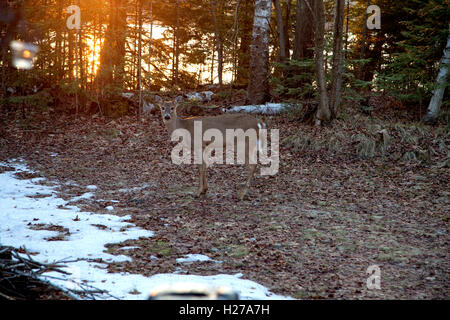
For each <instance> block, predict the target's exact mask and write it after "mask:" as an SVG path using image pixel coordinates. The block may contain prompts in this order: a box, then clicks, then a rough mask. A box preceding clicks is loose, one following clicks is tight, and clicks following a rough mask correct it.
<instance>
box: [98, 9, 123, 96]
mask: <svg viewBox="0 0 450 320" xmlns="http://www.w3.org/2000/svg"><path fill="white" fill-rule="evenodd" d="M122 2H123V0H111V1H110V17H109V23H108V27H107V30H106V35H105V41H104V42H103V47H102V50H101V53H100V68H99V72H98V73H97V80H98V82H99V83H98V87H99V88H103V87H104V86H105V85H108V84H112V83H113V82H114V83H115V84H116V85H117V86H119V87H121V86H123V76H124V61H125V40H126V28H127V24H126V11H125V9H124V7H123V3H122Z"/></svg>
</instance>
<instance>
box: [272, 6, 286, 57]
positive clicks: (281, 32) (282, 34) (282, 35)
mask: <svg viewBox="0 0 450 320" xmlns="http://www.w3.org/2000/svg"><path fill="white" fill-rule="evenodd" d="M273 3H274V5H275V14H276V20H277V31H278V45H279V59H280V62H284V61H285V60H286V59H287V57H286V31H285V29H284V21H283V13H282V11H281V4H280V0H273Z"/></svg>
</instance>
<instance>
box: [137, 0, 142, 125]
mask: <svg viewBox="0 0 450 320" xmlns="http://www.w3.org/2000/svg"><path fill="white" fill-rule="evenodd" d="M142 1H143V0H139V1H138V7H139V10H138V25H139V32H138V66H137V69H138V70H137V77H138V90H139V105H138V110H137V115H138V117H140V115H141V113H142V110H141V109H142V24H143V22H142Z"/></svg>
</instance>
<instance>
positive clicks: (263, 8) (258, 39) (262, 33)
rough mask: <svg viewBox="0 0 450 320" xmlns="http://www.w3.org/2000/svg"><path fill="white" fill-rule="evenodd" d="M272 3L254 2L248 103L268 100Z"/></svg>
mask: <svg viewBox="0 0 450 320" xmlns="http://www.w3.org/2000/svg"><path fill="white" fill-rule="evenodd" d="M271 14H272V3H271V1H270V0H256V1H255V17H254V19H253V39H252V45H251V47H250V56H251V58H252V59H251V61H250V82H249V84H248V89H247V92H248V102H249V103H251V104H263V103H265V102H267V101H268V100H269V98H270V92H269V91H270V87H269V40H270V38H269V36H270V33H269V32H270V17H271Z"/></svg>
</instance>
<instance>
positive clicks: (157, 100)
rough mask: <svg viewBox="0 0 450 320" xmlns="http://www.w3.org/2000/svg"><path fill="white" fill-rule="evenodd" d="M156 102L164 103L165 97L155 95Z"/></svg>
mask: <svg viewBox="0 0 450 320" xmlns="http://www.w3.org/2000/svg"><path fill="white" fill-rule="evenodd" d="M155 102H156V103H157V104H162V103H163V99H162V98H161V97H160V96H158V95H155Z"/></svg>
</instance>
